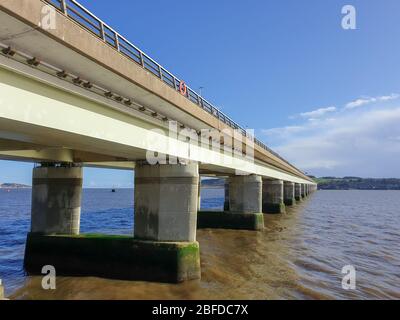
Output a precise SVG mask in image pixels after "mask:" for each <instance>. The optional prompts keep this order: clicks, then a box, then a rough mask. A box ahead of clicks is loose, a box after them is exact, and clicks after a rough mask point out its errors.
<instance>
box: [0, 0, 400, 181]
mask: <svg viewBox="0 0 400 320" xmlns="http://www.w3.org/2000/svg"><path fill="white" fill-rule="evenodd" d="M80 2H81V3H82V4H83V5H85V6H86V7H87V8H88V9H90V10H91V11H92V12H94V13H95V14H96V15H98V16H99V17H100V18H102V19H103V20H104V21H105V22H107V23H108V24H110V25H111V26H112V27H114V29H116V30H117V31H119V32H120V33H121V34H123V35H125V36H126V37H127V38H128V39H130V40H131V41H132V42H133V43H135V44H136V45H137V46H138V47H139V48H141V49H142V50H144V51H145V52H146V53H147V54H149V55H150V56H152V57H153V58H154V59H156V60H157V61H158V62H160V63H161V64H162V65H163V66H164V67H166V68H167V69H169V70H170V71H172V72H173V73H175V74H176V75H177V76H178V77H181V78H182V79H184V80H185V81H186V82H187V83H188V84H189V85H190V86H191V87H192V88H194V89H196V88H199V87H201V86H202V87H204V89H203V95H204V96H205V97H206V98H207V99H208V100H210V101H212V102H213V103H214V104H215V105H217V106H219V107H220V108H221V109H222V110H223V111H224V112H226V113H228V114H229V115H230V116H231V117H232V118H233V119H234V120H236V121H238V122H239V123H241V124H242V125H243V126H248V127H249V128H253V129H255V130H256V133H257V136H258V137H259V138H260V139H261V140H264V141H265V142H267V143H268V144H269V145H270V146H272V147H273V148H274V149H276V150H277V151H278V152H280V153H281V154H282V155H283V156H284V157H287V158H288V160H290V161H292V162H293V163H294V164H295V165H297V166H299V167H300V168H301V169H303V170H306V171H307V172H309V173H311V174H315V175H318V176H321V175H337V176H344V175H358V176H363V177H400V168H399V165H398V159H399V158H400V157H399V156H400V128H399V127H400V126H399V125H398V124H399V123H400V96H399V94H400V81H399V80H400V63H399V57H400V42H399V41H398V36H399V31H400V19H399V16H400V2H399V1H398V0H385V1H378V0H368V1H365V0H358V1H357V0H347V1H339V0H330V1H320V0H303V1H294V0H268V1H265V0H257V1H255V0H249V1H232V0H230V1H228V0H218V1H216V0H203V1H186V2H184V3H183V2H180V1H176V2H170V1H161V0H158V1H138V2H137V1H123V0H119V1H118V0H115V1H96V2H93V1H89V0H81V1H80ZM346 4H351V5H354V6H355V8H356V10H357V30H344V29H342V27H341V19H342V17H343V15H342V14H341V9H342V7H343V6H344V5H346ZM31 167H32V166H31V165H26V164H15V163H9V162H0V181H16V182H29V181H30V173H31V172H30V170H31ZM85 181H86V182H85V183H86V185H92V186H109V185H114V184H115V185H117V186H118V185H121V186H123V185H127V186H128V185H130V184H131V182H130V181H131V174H130V173H128V172H125V171H122V172H115V171H103V170H101V171H98V170H94V169H90V170H87V171H86V172H85Z"/></svg>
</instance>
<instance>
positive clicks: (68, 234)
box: [24, 164, 201, 283]
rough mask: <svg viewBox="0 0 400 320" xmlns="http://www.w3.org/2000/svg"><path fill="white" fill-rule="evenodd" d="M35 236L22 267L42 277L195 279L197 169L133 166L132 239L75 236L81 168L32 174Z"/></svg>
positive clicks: (197, 271) (197, 269) (197, 263)
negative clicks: (50, 270) (46, 272)
mask: <svg viewBox="0 0 400 320" xmlns="http://www.w3.org/2000/svg"><path fill="white" fill-rule="evenodd" d="M33 181H34V183H33V191H32V192H33V200H32V232H31V233H29V234H28V238H27V244H26V250H25V259H24V266H25V269H26V270H27V272H28V273H31V274H40V272H41V269H42V267H43V266H44V265H52V266H54V267H55V268H56V270H57V274H58V275H68V276H71V275H72V276H75V275H76V276H99V277H106V278H115V279H125V280H145V281H157V282H175V283H176V282H182V281H186V280H191V279H199V278H200V276H201V272H200V253H199V244H198V242H196V220H197V219H196V215H197V206H198V187H199V174H198V165H197V164H188V165H165V166H163V165H161V166H160V165H158V166H157V165H156V166H150V165H146V164H137V167H136V174H135V217H134V220H135V230H134V237H132V236H108V235H100V234H85V235H79V216H80V193H81V188H82V171H81V169H80V168H74V167H70V168H63V167H61V168H59V167H57V168H54V167H49V168H48V167H43V168H36V169H35V170H34V179H33Z"/></svg>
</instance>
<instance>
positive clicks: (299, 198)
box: [295, 196, 303, 202]
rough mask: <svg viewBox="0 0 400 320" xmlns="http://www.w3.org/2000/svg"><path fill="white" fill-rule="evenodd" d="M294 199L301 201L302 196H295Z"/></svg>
mask: <svg viewBox="0 0 400 320" xmlns="http://www.w3.org/2000/svg"><path fill="white" fill-rule="evenodd" d="M295 199H296V201H297V202H301V201H302V200H303V198H302V197H301V196H296V197H295Z"/></svg>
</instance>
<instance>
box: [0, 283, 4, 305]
mask: <svg viewBox="0 0 400 320" xmlns="http://www.w3.org/2000/svg"><path fill="white" fill-rule="evenodd" d="M4 298H5V296H4V287H3V284H2V283H1V279H0V300H3V299H4Z"/></svg>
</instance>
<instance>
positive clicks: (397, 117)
mask: <svg viewBox="0 0 400 320" xmlns="http://www.w3.org/2000/svg"><path fill="white" fill-rule="evenodd" d="M387 97H390V98H385V97H379V98H376V99H377V100H378V101H381V102H383V101H387V100H388V99H389V100H392V99H394V98H393V95H392V96H387ZM385 99H386V100H385ZM399 123H400V107H398V108H394V107H391V108H389V107H386V108H382V107H381V108H379V109H373V110H370V109H357V111H354V112H345V113H337V114H335V118H331V119H318V121H312V122H310V121H308V122H305V123H304V124H302V125H299V126H293V127H284V128H275V129H270V130H264V133H265V134H267V136H268V140H269V141H268V143H269V145H271V146H272V148H273V149H274V150H276V151H277V152H278V153H280V154H281V155H282V156H283V157H285V158H286V159H288V160H289V161H290V162H292V163H293V164H294V165H296V166H298V167H299V168H301V169H303V170H306V171H307V172H309V173H311V174H315V175H318V176H321V175H337V176H346V175H358V176H364V177H400V166H399V165H398V161H399V160H398V159H400V140H399V139H398V137H400V125H399Z"/></svg>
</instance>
